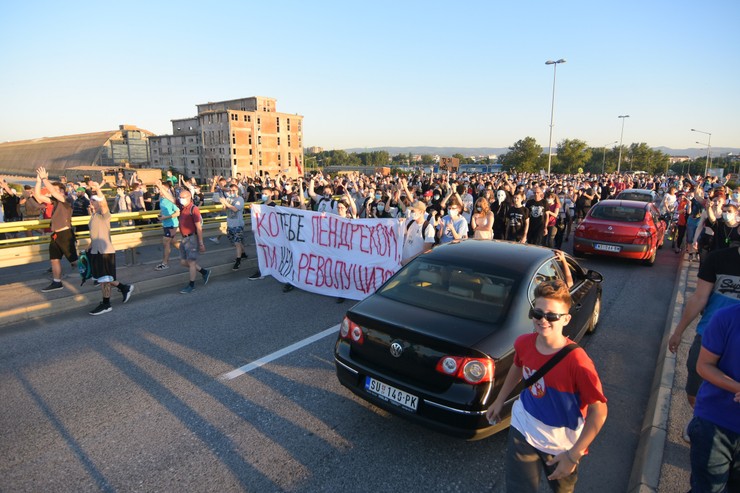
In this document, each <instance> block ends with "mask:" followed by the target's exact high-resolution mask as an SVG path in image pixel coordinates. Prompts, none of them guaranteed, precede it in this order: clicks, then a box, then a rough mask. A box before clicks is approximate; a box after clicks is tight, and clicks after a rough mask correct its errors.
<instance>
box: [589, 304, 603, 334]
mask: <svg viewBox="0 0 740 493" xmlns="http://www.w3.org/2000/svg"><path fill="white" fill-rule="evenodd" d="M600 315H601V294H599V295H598V297H597V298H596V303H594V311H593V313H592V314H591V320H589V322H588V328H587V329H586V333H587V334H593V333H594V331H595V330H596V327H597V326H598V325H599V316H600Z"/></svg>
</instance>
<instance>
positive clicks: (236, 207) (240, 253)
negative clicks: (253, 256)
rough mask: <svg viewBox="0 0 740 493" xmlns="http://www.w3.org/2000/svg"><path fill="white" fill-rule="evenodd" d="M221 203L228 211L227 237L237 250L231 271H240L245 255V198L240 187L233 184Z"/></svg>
mask: <svg viewBox="0 0 740 493" xmlns="http://www.w3.org/2000/svg"><path fill="white" fill-rule="evenodd" d="M219 202H220V203H221V205H223V206H224V208H225V209H226V237H227V238H228V239H229V242H230V243H231V244H232V245H233V246H234V249H235V250H236V260H235V261H234V266H233V267H232V268H231V270H239V265H240V264H241V262H242V259H245V258H247V254H246V253H244V198H242V196H241V195H240V194H239V186H238V185H236V184H235V183H232V184H231V187H230V188H229V190H228V192H227V195H226V196H225V197H219Z"/></svg>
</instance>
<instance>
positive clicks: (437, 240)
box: [406, 219, 439, 245]
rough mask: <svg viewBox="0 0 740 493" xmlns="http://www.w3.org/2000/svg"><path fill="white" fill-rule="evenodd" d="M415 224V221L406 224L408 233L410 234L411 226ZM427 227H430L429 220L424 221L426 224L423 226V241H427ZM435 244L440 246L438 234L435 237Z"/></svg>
mask: <svg viewBox="0 0 740 493" xmlns="http://www.w3.org/2000/svg"><path fill="white" fill-rule="evenodd" d="M413 223H414V221H413V220H410V221H409V222H407V223H406V232H407V233H408V231H409V229H411V225H412V224H413ZM427 226H429V219H425V220H424V224H422V225H421V239H422V240H426V238H425V237H424V234H426V231H427ZM434 244H435V245H438V244H439V239H438V238H437V235H436V234H435V235H434Z"/></svg>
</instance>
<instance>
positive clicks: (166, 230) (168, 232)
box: [162, 226, 177, 238]
mask: <svg viewBox="0 0 740 493" xmlns="http://www.w3.org/2000/svg"><path fill="white" fill-rule="evenodd" d="M162 234H163V235H164V237H165V238H174V237H175V235H176V234H177V228H171V227H169V226H162Z"/></svg>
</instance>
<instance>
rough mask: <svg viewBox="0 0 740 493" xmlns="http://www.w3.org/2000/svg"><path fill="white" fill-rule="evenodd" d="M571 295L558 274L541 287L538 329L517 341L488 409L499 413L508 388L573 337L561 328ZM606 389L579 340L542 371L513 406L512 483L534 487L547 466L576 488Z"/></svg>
mask: <svg viewBox="0 0 740 493" xmlns="http://www.w3.org/2000/svg"><path fill="white" fill-rule="evenodd" d="M571 303H572V300H571V297H570V291H569V290H568V286H567V285H566V284H565V283H564V282H563V281H560V280H556V281H548V282H543V283H541V284H540V285H539V286H537V288H536V290H535V299H534V307H533V308H532V310H531V311H530V318H532V321H533V324H534V330H535V332H534V333H533V334H526V335H523V336H520V337H518V338H517V340H516V341H515V342H514V351H515V353H516V354H515V356H514V364H513V365H512V367H511V369H510V370H509V373H508V375H507V376H506V380H505V381H504V384H503V386H502V388H501V391H500V392H499V394H498V396H497V397H496V400H495V401H494V402H493V404H492V405H491V407H490V408H489V409H488V411H487V413H486V417H487V418H488V419H489V421H492V422H493V421H494V420H499V419H500V413H501V409H502V408H503V406H504V403H505V402H506V400H507V398H508V396H509V394H510V393H511V391H512V390H513V389H514V388H515V387H516V386H517V384H518V383H519V382H520V381H521V380H522V378H525V379H526V378H529V377H530V376H532V375H533V374H534V373H535V372H536V371H537V370H538V369H539V368H541V367H542V366H543V365H544V364H545V363H546V362H547V361H548V360H549V359H551V358H552V357H553V356H554V355H555V354H557V353H558V352H559V351H560V350H561V349H562V348H564V347H565V346H567V345H569V344H571V343H572V341H571V340H570V339H568V338H567V337H565V336H564V335H563V327H564V326H565V325H567V324H568V323H569V322H570V318H571V316H570V314H569V311H570V307H571ZM606 415H607V406H606V397H604V393H603V391H602V388H601V381H600V380H599V375H598V374H597V373H596V369H595V368H594V364H593V362H592V361H591V359H590V358H589V357H588V355H587V354H586V352H585V351H584V350H583V349H582V348H580V347H577V348H576V349H574V350H572V351H571V352H570V353H569V354H568V355H567V356H565V357H564V358H563V359H562V360H561V361H560V362H558V363H557V364H556V365H555V366H554V367H552V369H551V370H550V371H548V372H547V373H546V374H545V375H544V376H543V377H542V378H541V379H539V380H538V381H537V382H535V383H534V384H532V385H531V386H530V387H527V388H525V389H524V390H523V391H522V393H521V394H520V396H519V400H517V401H516V402H515V403H514V406H513V407H512V410H511V429H510V431H509V445H508V450H507V459H506V491H507V492H508V493H511V492H533V493H534V492H536V491H537V490H538V488H539V483H540V475H541V469H540V464H542V466H544V469H545V472H546V474H547V479H548V482H549V484H550V487H551V488H552V490H553V491H557V492H568V491H573V489H574V488H575V484H576V481H577V479H578V472H577V466H578V463H579V462H580V460H581V457H583V456H584V455H586V453H587V452H588V447H589V445H590V444H591V442H593V440H594V439H595V438H596V435H597V434H598V433H599V431H600V430H601V427H602V426H603V425H604V422H605V421H606Z"/></svg>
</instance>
